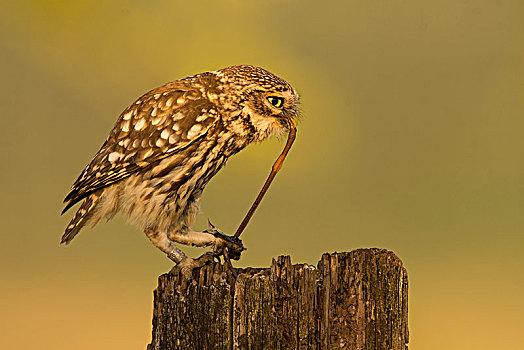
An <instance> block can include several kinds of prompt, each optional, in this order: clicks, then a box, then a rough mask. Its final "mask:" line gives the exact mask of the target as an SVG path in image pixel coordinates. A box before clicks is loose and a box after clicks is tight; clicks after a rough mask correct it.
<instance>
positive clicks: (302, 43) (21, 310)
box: [0, 0, 524, 350]
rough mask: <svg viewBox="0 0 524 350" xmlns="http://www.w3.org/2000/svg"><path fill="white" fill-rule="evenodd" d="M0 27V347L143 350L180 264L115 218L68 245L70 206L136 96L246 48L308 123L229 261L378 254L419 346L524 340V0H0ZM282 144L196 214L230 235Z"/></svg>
mask: <svg viewBox="0 0 524 350" xmlns="http://www.w3.org/2000/svg"><path fill="white" fill-rule="evenodd" d="M0 37H1V42H0V62H1V64H0V71H1V81H2V83H1V89H2V90H1V94H0V99H1V104H0V106H1V112H0V115H1V121H2V122H1V129H0V130H1V135H2V136H1V138H0V149H1V154H2V158H1V162H0V167H1V168H0V170H1V171H0V181H1V189H0V190H1V194H2V195H1V197H2V200H1V202H0V206H1V207H0V213H1V214H0V215H1V217H0V220H1V221H0V222H1V226H0V227H1V228H0V229H1V231H2V235H1V239H2V244H1V246H0V264H1V269H2V271H1V276H2V277H1V278H2V281H1V287H0V308H1V309H0V329H1V330H2V331H1V333H2V336H1V339H0V341H1V343H0V347H1V348H4V349H144V348H145V345H146V343H148V342H149V340H150V332H151V309H152V291H153V289H154V288H155V286H156V277H157V276H158V275H159V274H161V273H163V272H165V271H167V270H168V269H169V268H170V263H169V261H168V260H167V259H166V258H165V257H164V256H163V255H162V254H161V253H160V252H159V251H158V250H157V249H155V248H154V247H153V246H152V245H151V244H150V243H149V241H148V240H147V238H146V237H145V235H144V234H143V233H142V232H140V231H139V230H138V229H136V228H134V227H132V226H130V225H127V224H126V223H125V222H124V220H123V219H122V218H118V219H115V220H112V221H111V222H109V223H107V224H105V223H104V224H100V225H99V226H97V227H96V228H95V229H92V230H91V229H86V230H84V231H82V232H81V234H80V235H79V236H78V237H77V238H76V239H75V240H74V241H73V243H72V244H71V245H70V246H68V247H59V246H58V241H59V237H60V235H61V233H62V231H63V229H64V228H65V226H66V225H67V223H68V220H69V218H70V217H71V215H72V214H71V213H68V214H66V215H64V216H63V217H61V216H60V215H59V213H60V210H61V208H62V205H61V201H62V199H63V197H64V196H65V195H66V193H67V192H68V189H69V187H70V185H71V184H72V182H73V181H74V180H75V179H76V177H77V176H78V174H79V173H80V171H81V170H82V169H83V167H84V166H85V165H86V163H87V162H88V161H89V160H90V159H91V157H92V156H93V155H94V153H95V152H96V151H97V150H98V148H99V147H100V145H101V144H102V143H103V141H104V139H105V138H106V136H107V134H108V132H109V130H110V128H111V127H112V125H113V123H114V122H115V120H116V118H117V117H118V115H119V114H120V112H121V111H122V110H123V109H124V108H125V107H127V105H128V104H129V103H131V102H132V101H133V100H134V99H135V98H137V97H138V96H139V95H141V94H142V93H144V92H146V91H148V90H149V89H151V88H153V87H156V86H158V85H161V84H163V83H165V82H168V81H172V80H176V79H178V78H182V77H184V76H187V75H191V74H194V73H198V72H202V71H207V70H214V69H219V68H222V67H225V66H229V65H233V64H255V65H260V66H262V67H264V68H266V69H268V70H270V71H272V72H274V73H276V74H277V75H280V76H281V77H283V78H285V79H286V80H288V81H289V82H291V83H292V84H293V86H294V87H295V88H296V89H297V90H298V91H299V92H300V93H301V96H302V110H303V118H302V122H301V124H300V125H299V131H298V137H297V141H296V143H295V145H294V147H293V149H292V152H291V153H290V155H289V157H288V159H287V160H286V163H285V165H284V168H283V169H282V171H281V173H280V174H279V176H278V177H277V179H276V181H275V183H274V185H273V186H272V187H271V189H270V191H269V193H268V195H267V196H266V198H265V199H264V201H263V203H262V205H261V207H260V208H259V210H258V211H257V213H256V215H255V216H254V218H253V220H252V221H251V223H250V225H249V226H248V228H247V230H246V231H245V233H244V234H243V239H244V243H245V244H246V246H247V247H248V250H247V251H246V252H245V254H244V255H243V259H242V261H241V262H240V263H239V264H238V266H268V265H269V264H270V262H271V258H273V257H276V256H278V255H280V254H290V255H292V259H293V261H294V262H296V263H298V262H308V263H312V264H316V262H317V261H318V259H319V257H320V256H321V254H322V253H323V252H333V251H349V250H352V249H355V248H361V247H382V248H387V249H390V250H393V251H394V252H395V253H396V254H397V255H398V256H399V257H400V258H401V259H402V260H403V261H404V264H405V266H406V267H407V269H408V272H409V283H410V286H409V288H410V294H409V307H410V309H409V312H410V318H409V321H410V330H411V342H410V348H411V349H424V350H433V349H447V350H451V349H515V350H516V349H524V338H523V336H522V329H523V327H524V316H523V315H524V299H523V295H524V254H523V253H522V249H523V247H524V236H523V231H524V216H523V213H522V211H523V204H524V186H523V184H524V157H523V149H524V148H523V146H524V141H523V137H522V135H523V128H524V118H523V116H524V113H523V112H524V95H523V93H524V3H523V2H522V1H521V0H514V1H512V0H502V1H487V0H475V1H473V0H458V1H457V0H432V1H416V0H396V1H385V0H376V1H363V0H352V1H337V2H332V1H325V2H319V1H273V0H271V1H260V0H253V1H240V0H239V1H230V0H224V1H195V2H190V1H174V0H171V1H149V2H146V1H130V0H127V1H124V0H122V1H16V2H10V1H3V2H2V3H1V5H0ZM282 147H283V142H282V141H278V140H272V141H267V142H264V143H262V144H260V145H254V146H251V147H249V148H248V149H247V150H245V151H244V152H242V153H240V154H239V155H238V156H235V157H234V158H232V159H231V160H230V162H229V163H228V166H227V167H226V168H225V169H224V170H223V171H221V172H220V173H219V174H218V175H217V176H216V177H215V178H214V179H213V181H212V182H211V184H210V185H209V186H208V188H207V190H206V192H205V194H204V198H203V205H202V213H201V215H200V216H199V221H198V225H197V228H204V227H205V223H206V220H207V218H210V219H212V221H213V222H214V223H215V224H216V225H217V226H219V227H221V228H222V229H223V230H225V231H228V232H232V231H233V230H234V229H235V228H236V226H237V225H238V224H239V222H240V221H241V219H242V218H243V216H244V214H245V212H246V211H247V209H248V207H249V205H250V204H251V202H252V201H253V199H254V197H255V196H256V194H257V192H258V190H259V188H260V186H261V185H262V183H263V181H264V180H265V177H266V176H267V174H268V172H269V169H270V167H271V165H272V163H273V161H274V159H275V158H276V156H277V155H278V153H279V152H280V150H281V148H282ZM189 252H190V253H191V254H194V255H196V254H198V253H199V252H200V251H198V250H194V249H192V250H189Z"/></svg>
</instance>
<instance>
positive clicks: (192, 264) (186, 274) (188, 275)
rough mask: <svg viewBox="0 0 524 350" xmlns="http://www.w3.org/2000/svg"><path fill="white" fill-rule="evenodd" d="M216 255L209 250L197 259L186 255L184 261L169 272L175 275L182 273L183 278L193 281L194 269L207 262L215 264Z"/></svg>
mask: <svg viewBox="0 0 524 350" xmlns="http://www.w3.org/2000/svg"><path fill="white" fill-rule="evenodd" d="M215 256H216V254H215V253H213V252H207V253H204V254H202V255H201V256H200V257H198V258H196V259H193V258H189V257H185V258H184V259H183V260H182V261H180V262H179V263H178V264H176V265H175V266H173V268H172V269H171V270H170V271H169V274H171V275H175V276H177V275H179V274H181V275H182V278H183V279H185V280H187V281H191V280H192V279H193V270H195V269H199V268H201V267H203V266H205V265H207V264H214V263H215Z"/></svg>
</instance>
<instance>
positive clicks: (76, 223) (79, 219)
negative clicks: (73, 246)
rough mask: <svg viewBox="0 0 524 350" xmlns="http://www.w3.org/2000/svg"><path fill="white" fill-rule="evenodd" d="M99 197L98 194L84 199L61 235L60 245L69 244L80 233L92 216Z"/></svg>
mask: <svg viewBox="0 0 524 350" xmlns="http://www.w3.org/2000/svg"><path fill="white" fill-rule="evenodd" d="M100 198H101V196H100V193H98V194H97V193H93V194H91V195H89V196H88V197H87V198H86V199H84V202H83V203H82V205H81V206H80V208H78V211H77V212H76V214H75V216H74V217H73V219H72V220H71V222H70V223H69V225H68V226H67V228H66V230H65V232H64V234H63V235H62V239H61V240H60V244H66V245H67V244H69V243H70V242H71V240H73V238H75V236H76V235H77V234H78V232H80V230H81V229H82V227H84V226H85V224H87V223H88V221H89V219H90V218H91V217H92V216H93V213H94V210H95V207H96V205H97V204H98V201H99V200H100Z"/></svg>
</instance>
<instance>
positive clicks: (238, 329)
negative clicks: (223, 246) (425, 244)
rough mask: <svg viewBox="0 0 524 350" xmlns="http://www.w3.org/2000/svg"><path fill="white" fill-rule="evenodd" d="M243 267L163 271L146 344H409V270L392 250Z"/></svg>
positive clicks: (402, 349)
mask: <svg viewBox="0 0 524 350" xmlns="http://www.w3.org/2000/svg"><path fill="white" fill-rule="evenodd" d="M238 273H239V274H238V277H237V278H236V280H235V281H232V279H231V278H228V274H227V267H225V266H223V265H221V264H215V265H209V266H206V267H204V268H202V269H200V270H199V271H195V273H194V280H193V281H192V282H191V283H189V284H187V283H185V285H184V283H181V282H183V281H180V278H179V277H178V276H172V275H168V274H164V275H162V276H160V277H159V280H158V288H157V289H156V290H155V292H154V312H153V336H152V341H151V344H149V345H148V350H153V349H155V350H156V349H169V350H172V349H198V350H206V349H224V350H231V349H235V350H236V349H264V350H265V349H286V350H287V349H297V350H298V349H300V350H305V349H315V350H317V349H318V350H321V349H322V350H324V349H325V350H327V349H329V350H331V349H351V350H356V349H358V350H360V349H366V350H371V349H384V350H386V349H387V350H406V349H407V344H408V339H409V334H408V277H407V272H406V270H405V268H404V267H403V266H402V262H401V261H400V259H399V258H398V257H397V256H396V255H395V254H394V253H392V252H390V251H387V250H383V249H359V250H355V251H352V252H349V253H334V254H324V255H323V256H322V258H321V260H320V261H319V262H318V266H317V267H316V268H315V267H314V266H311V265H307V264H297V265H291V258H290V257H289V256H280V257H278V258H277V259H276V260H273V262H272V264H271V267H270V268H265V269H263V268H247V269H238ZM228 281H232V282H231V283H229V282H228Z"/></svg>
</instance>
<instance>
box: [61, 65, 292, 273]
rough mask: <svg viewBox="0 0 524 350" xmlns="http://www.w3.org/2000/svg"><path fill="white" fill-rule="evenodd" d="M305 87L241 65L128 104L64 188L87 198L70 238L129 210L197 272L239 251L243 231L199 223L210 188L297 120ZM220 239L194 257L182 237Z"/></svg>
mask: <svg viewBox="0 0 524 350" xmlns="http://www.w3.org/2000/svg"><path fill="white" fill-rule="evenodd" d="M298 103H299V97H298V94H297V92H296V91H295V90H294V89H293V88H292V87H291V85H290V84H289V83H287V82H286V81H285V80H283V79H282V78H279V77H277V76H276V75H274V74H272V73H270V72H269V71H267V70H265V69H263V68H260V67H255V66H249V65H238V66H231V67H227V68H224V69H220V70H216V71H212V72H205V73H201V74H197V75H193V76H189V77H187V78H184V79H180V80H176V81H173V82H171V83H167V84H165V85H162V86H160V87H158V88H156V89H153V90H151V91H149V92H147V93H146V94H144V95H142V96H140V97H139V98H138V99H137V100H136V101H135V102H133V103H132V104H131V105H130V106H129V107H127V108H126V109H125V110H124V111H123V112H122V114H121V115H120V117H119V118H118V120H117V121H116V124H115V126H114V127H113V129H112V130H111V132H110V133H109V137H108V138H107V140H106V141H105V142H104V144H103V145H102V147H101V148H100V150H99V151H98V152H97V153H96V155H95V156H94V157H93V160H91V162H90V163H89V164H88V165H87V166H86V167H85V169H84V170H83V171H82V173H81V174H80V176H79V177H78V179H77V180H76V181H75V183H74V184H73V186H72V189H71V191H70V192H69V194H68V195H67V196H66V197H65V200H64V202H65V208H64V210H63V212H62V214H63V213H64V212H66V211H67V210H68V209H69V208H71V207H72V206H73V205H74V204H76V203H78V202H81V204H80V207H79V208H78V210H77V212H76V214H75V215H74V217H73V218H72V220H71V222H70V223H69V225H68V226H67V228H66V229H65V233H64V234H63V236H62V239H61V244H69V243H70V242H71V240H72V239H73V238H74V237H75V236H76V235H77V234H78V232H80V230H81V229H82V228H83V227H84V226H86V225H91V226H94V225H96V224H97V223H98V222H99V221H100V220H101V219H108V220H109V219H111V218H112V217H113V216H114V215H115V214H117V213H120V214H122V215H123V216H125V217H126V218H127V219H128V221H130V222H131V223H132V224H134V225H136V226H138V227H140V228H141V229H142V230H143V231H144V233H145V234H146V236H147V237H148V238H149V239H150V240H151V242H152V243H153V245H154V246H155V247H157V248H158V249H160V250H161V251H162V252H163V253H165V254H166V255H167V257H168V258H170V259H171V260H172V261H174V262H175V263H176V264H177V265H176V267H177V268H179V269H183V270H184V271H186V272H188V271H191V270H193V269H195V268H198V267H201V266H202V265H203V264H205V263H207V262H209V261H211V260H213V258H214V257H216V256H217V255H219V254H220V252H221V251H222V249H223V248H224V247H226V248H227V249H228V251H229V252H230V255H231V258H233V259H238V258H239V257H240V254H241V252H242V251H243V250H244V246H243V244H242V242H241V241H240V239H238V238H235V237H233V236H228V235H225V234H223V233H222V232H221V231H220V230H219V229H217V228H216V227H214V226H212V225H211V227H210V228H208V229H206V230H203V231H195V230H194V229H193V224H194V222H195V219H196V215H197V213H198V211H199V206H200V198H201V196H202V191H203V190H204V188H205V186H206V184H207V183H208V182H209V181H210V180H211V178H212V177H213V176H214V175H215V174H216V173H217V172H218V171H219V170H220V169H221V168H222V167H223V166H224V165H225V164H226V162H227V160H228V159H229V157H231V156H232V155H234V154H236V153H238V152H239V151H241V150H242V149H244V148H245V147H246V146H248V145H249V144H251V143H253V142H260V141H263V140H265V139H267V138H268V137H270V136H271V135H275V134H282V133H285V132H286V131H288V130H289V127H290V125H292V123H296V120H297V118H298ZM177 243H180V244H186V245H193V246H199V247H207V246H210V247H212V248H213V249H212V251H210V252H207V253H204V254H203V255H202V256H200V257H199V258H196V259H193V258H190V257H188V256H186V255H185V254H184V252H182V251H181V250H180V249H179V248H178V247H177V246H176V244H177Z"/></svg>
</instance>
